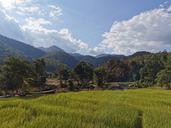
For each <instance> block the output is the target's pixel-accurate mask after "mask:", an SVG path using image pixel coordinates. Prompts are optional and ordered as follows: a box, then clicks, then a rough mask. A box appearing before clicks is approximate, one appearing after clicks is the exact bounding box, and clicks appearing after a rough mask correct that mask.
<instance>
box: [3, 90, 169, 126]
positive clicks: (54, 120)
mask: <svg viewBox="0 0 171 128" xmlns="http://www.w3.org/2000/svg"><path fill="white" fill-rule="evenodd" d="M170 127H171V92H170V91H166V90H159V89H142V90H128V91H90V92H86V91H83V92H76V93H74V92H71V93H63V94H54V95H48V96H42V97H39V98H30V99H29V98H26V99H21V98H11V99H1V100H0V128H170Z"/></svg>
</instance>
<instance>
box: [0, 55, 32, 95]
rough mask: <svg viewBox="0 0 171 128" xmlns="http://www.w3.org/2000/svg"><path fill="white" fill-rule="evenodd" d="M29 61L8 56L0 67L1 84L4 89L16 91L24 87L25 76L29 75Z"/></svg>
mask: <svg viewBox="0 0 171 128" xmlns="http://www.w3.org/2000/svg"><path fill="white" fill-rule="evenodd" d="M30 73H31V66H30V63H29V62H27V61H25V60H23V59H21V58H15V57H10V58H8V59H6V60H5V63H4V65H3V66H2V68H1V77H0V78H1V80H0V81H1V85H3V88H4V89H7V90H12V91H14V90H15V91H16V92H17V93H19V90H21V89H23V88H24V85H25V84H26V83H27V78H28V77H30Z"/></svg>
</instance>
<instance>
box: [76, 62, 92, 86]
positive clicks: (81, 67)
mask: <svg viewBox="0 0 171 128" xmlns="http://www.w3.org/2000/svg"><path fill="white" fill-rule="evenodd" d="M74 73H75V74H76V75H77V76H78V78H79V81H80V83H81V84H82V85H83V86H86V85H87V84H88V83H89V82H90V81H92V80H93V66H92V65H90V64H88V63H86V62H83V61H82V62H80V63H79V64H78V65H77V66H76V67H75V68H74Z"/></svg>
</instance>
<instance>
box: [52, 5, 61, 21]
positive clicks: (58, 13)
mask: <svg viewBox="0 0 171 128" xmlns="http://www.w3.org/2000/svg"><path fill="white" fill-rule="evenodd" d="M49 8H50V13H49V17H52V18H54V17H59V16H61V15H62V9H61V8H60V7H58V6H55V5H49Z"/></svg>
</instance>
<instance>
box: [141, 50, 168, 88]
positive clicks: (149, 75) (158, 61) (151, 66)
mask: <svg viewBox="0 0 171 128" xmlns="http://www.w3.org/2000/svg"><path fill="white" fill-rule="evenodd" d="M165 56H166V55H165V53H158V54H154V55H151V56H149V57H148V58H147V59H146V60H145V62H144V66H143V67H142V68H141V70H140V81H141V82H143V83H146V84H149V85H153V84H155V79H156V77H157V73H158V72H160V71H161V70H162V69H164V66H165V63H166V57H165ZM164 60H165V61H164Z"/></svg>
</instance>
